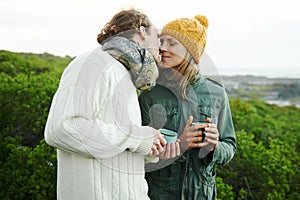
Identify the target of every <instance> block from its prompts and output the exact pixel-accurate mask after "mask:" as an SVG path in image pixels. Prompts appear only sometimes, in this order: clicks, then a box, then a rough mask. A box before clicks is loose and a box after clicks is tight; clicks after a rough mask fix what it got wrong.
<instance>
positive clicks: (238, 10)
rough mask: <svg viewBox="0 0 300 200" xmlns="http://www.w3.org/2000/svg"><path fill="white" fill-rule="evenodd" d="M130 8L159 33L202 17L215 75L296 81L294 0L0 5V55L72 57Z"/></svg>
mask: <svg viewBox="0 0 300 200" xmlns="http://www.w3.org/2000/svg"><path fill="white" fill-rule="evenodd" d="M130 7H134V8H137V9H141V10H142V11H144V12H145V13H146V14H147V15H148V16H150V18H151V19H152V21H153V22H154V23H155V24H156V26H157V28H159V29H161V28H162V27H163V25H164V24H165V23H167V22H169V21H170V20H173V19H175V18H179V17H193V16H194V15H196V14H204V15H206V16H207V18H208V20H209V23H210V25H209V28H208V41H207V47H206V54H207V55H208V56H209V57H210V59H211V60H212V61H213V62H214V64H215V65H216V67H217V69H218V70H219V71H221V72H224V73H232V74H245V73H252V74H260V73H261V74H266V73H270V76H272V74H273V75H274V73H276V74H277V76H286V75H287V74H289V75H294V76H297V77H300V56H299V54H300V38H299V37H300V14H299V10H300V2H299V0H284V1H283V0H282V1H278V0H226V1H224V0H182V1H174V0H170V1H168V0H164V1H159V0H127V1H126V0H123V1H122V0H106V1H103V0H84V1H83V0H82V1H76V0H1V1H0V49H4V50H9V51H14V52H33V53H43V52H48V53H50V54H54V55H60V56H65V55H70V56H76V55H79V54H81V53H84V52H86V51H88V50H90V49H93V48H94V47H96V46H97V45H98V44H97V42H96V36H97V34H98V32H99V31H100V30H101V28H102V27H103V26H104V25H105V23H106V22H108V21H109V20H110V18H111V17H112V16H113V15H114V14H115V13H116V12H118V11H120V10H121V9H127V8H130ZM239 68H240V69H239Z"/></svg>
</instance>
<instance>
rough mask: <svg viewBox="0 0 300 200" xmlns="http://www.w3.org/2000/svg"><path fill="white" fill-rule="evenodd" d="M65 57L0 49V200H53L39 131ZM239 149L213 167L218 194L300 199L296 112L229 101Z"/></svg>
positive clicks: (52, 179)
mask: <svg viewBox="0 0 300 200" xmlns="http://www.w3.org/2000/svg"><path fill="white" fill-rule="evenodd" d="M71 59H72V58H70V57H64V58H62V57H57V56H53V55H50V54H46V53H45V54H26V53H13V52H8V51H0V72H1V73H0V80H1V87H0V88H1V89H0V95H1V97H0V98H1V103H0V111H1V112H0V116H1V124H0V131H1V132H0V188H1V189H0V199H20V200H21V199H43V200H44V199H56V197H55V195H56V170H57V166H56V165H57V163H56V151H55V149H54V148H52V147H50V146H48V145H47V144H45V141H44V140H43V131H44V126H45V122H46V119H47V114H48V110H49V106H50V103H51V99H52V97H53V94H54V92H55V90H56V88H57V86H58V82H59V78H60V75H61V73H62V70H63V69H64V67H65V66H67V64H68V63H69V62H70V61H71ZM230 103H231V108H232V114H233V120H234V124H235V129H236V135H237V144H238V151H237V152H236V154H235V157H234V158H233V160H232V161H231V162H230V163H229V164H228V165H225V166H220V167H218V171H217V172H218V176H217V191H218V199H226V200H227V199H238V200H241V199H276V200H277V199H291V200H292V199H300V194H299V192H298V191H300V184H299V182H300V181H299V180H300V173H299V171H300V169H299V163H300V156H299V152H300V135H299V130H300V123H299V120H300V109H297V108H295V107H278V106H275V105H268V104H266V103H265V102H263V101H260V100H255V101H254V100H253V101H242V100H239V99H231V101H230Z"/></svg>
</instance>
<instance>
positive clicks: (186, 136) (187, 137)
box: [179, 116, 208, 150]
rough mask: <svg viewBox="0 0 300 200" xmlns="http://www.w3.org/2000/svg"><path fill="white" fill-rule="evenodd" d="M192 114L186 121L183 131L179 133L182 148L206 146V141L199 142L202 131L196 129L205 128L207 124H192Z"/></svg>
mask: <svg viewBox="0 0 300 200" xmlns="http://www.w3.org/2000/svg"><path fill="white" fill-rule="evenodd" d="M192 122H193V116H190V117H189V119H188V120H187V122H186V125H185V128H184V130H183V133H182V134H181V135H180V137H179V139H180V146H181V148H182V149H183V150H187V149H192V148H200V147H203V146H206V145H207V143H206V142H204V143H201V141H202V131H198V130H199V129H200V128H205V127H207V126H208V125H207V124H195V125H193V126H192Z"/></svg>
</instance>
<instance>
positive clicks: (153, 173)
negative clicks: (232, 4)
mask: <svg viewBox="0 0 300 200" xmlns="http://www.w3.org/2000/svg"><path fill="white" fill-rule="evenodd" d="M207 27H208V20H207V18H206V17H205V16H202V15H197V16H195V17H194V18H180V19H176V20H174V21H171V22H169V23H167V24H166V25H165V26H164V27H163V29H162V31H161V37H160V40H161V47H160V52H161V66H160V69H159V70H160V77H159V78H158V81H157V85H156V86H155V87H154V88H153V89H151V90H150V91H143V92H142V93H141V94H140V96H139V102H140V107H141V111H142V121H143V125H150V126H153V127H154V128H157V129H159V128H165V129H170V130H173V131H175V132H177V133H178V137H179V140H180V155H179V156H177V157H176V158H175V159H169V158H170V157H174V154H177V155H178V147H177V148H176V146H175V145H172V144H168V145H167V148H166V150H165V151H164V152H163V153H161V154H160V158H161V159H160V161H159V162H158V163H156V164H148V165H146V171H147V173H146V179H147V182H148V186H149V192H148V195H149V197H150V198H151V199H162V200H165V199H172V200H177V199H178V200H179V199H191V200H201V199H216V194H217V193H216V182H215V176H216V169H215V166H216V165H224V164H226V163H228V162H229V161H230V160H231V159H232V158H233V156H234V153H235V151H236V136H235V132H234V127H233V122H232V117H231V111H230V107H229V102H228V97H227V94H226V92H225V89H224V88H223V87H222V86H221V85H219V84H217V83H216V82H214V81H212V80H210V79H207V78H205V77H204V76H203V75H201V73H200V70H199V68H198V64H199V63H200V58H201V56H202V54H203V52H204V49H205V45H206V36H207ZM194 124H196V125H194Z"/></svg>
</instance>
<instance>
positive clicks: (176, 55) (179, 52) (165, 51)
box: [160, 35, 188, 68]
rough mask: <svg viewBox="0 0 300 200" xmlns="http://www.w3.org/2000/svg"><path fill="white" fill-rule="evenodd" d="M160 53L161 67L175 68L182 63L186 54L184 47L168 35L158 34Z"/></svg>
mask: <svg viewBox="0 0 300 200" xmlns="http://www.w3.org/2000/svg"><path fill="white" fill-rule="evenodd" d="M160 53H161V63H162V68H176V67H177V66H179V64H181V63H182V61H183V60H184V58H185V56H186V54H187V53H188V52H187V50H186V48H185V47H184V46H183V45H182V44H181V43H180V42H179V41H178V40H177V39H175V38H174V37H172V36H170V35H162V36H160Z"/></svg>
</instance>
